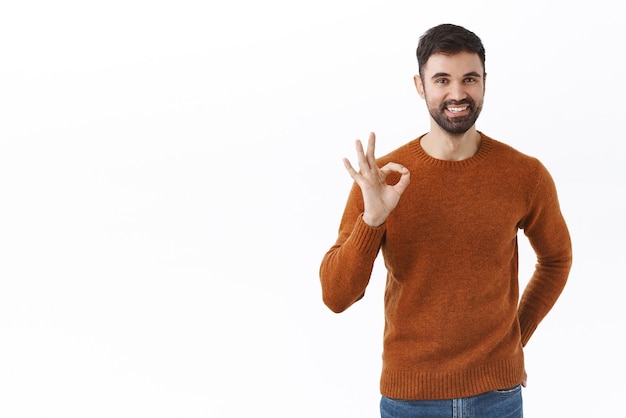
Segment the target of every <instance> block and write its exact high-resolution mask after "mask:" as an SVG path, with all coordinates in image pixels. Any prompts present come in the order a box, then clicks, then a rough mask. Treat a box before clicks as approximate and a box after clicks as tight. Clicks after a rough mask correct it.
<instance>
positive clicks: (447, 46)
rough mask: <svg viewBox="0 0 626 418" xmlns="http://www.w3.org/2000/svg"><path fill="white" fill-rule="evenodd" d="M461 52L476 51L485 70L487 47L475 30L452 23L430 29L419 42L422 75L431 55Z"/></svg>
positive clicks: (418, 54)
mask: <svg viewBox="0 0 626 418" xmlns="http://www.w3.org/2000/svg"><path fill="white" fill-rule="evenodd" d="M459 52H474V53H476V54H478V57H479V58H480V61H481V62H482V64H483V71H484V70H485V47H484V46H483V43H482V41H481V40H480V38H479V37H478V36H476V34H475V33H474V32H471V31H469V30H467V29H465V28H464V27H462V26H458V25H453V24H450V23H444V24H442V25H438V26H435V27H432V28H430V29H428V30H427V31H426V32H424V34H423V35H422V36H421V37H420V39H419V43H418V44H417V51H416V54H417V65H418V67H419V73H420V75H421V74H422V69H423V68H424V65H426V62H427V61H428V58H430V56H431V55H433V54H450V55H452V54H456V53H459Z"/></svg>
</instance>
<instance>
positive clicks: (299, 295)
mask: <svg viewBox="0 0 626 418" xmlns="http://www.w3.org/2000/svg"><path fill="white" fill-rule="evenodd" d="M8 3H9V2H8V1H5V2H2V5H1V6H0V416H1V417H3V418H4V417H7V418H13V417H16V418H17V417H64V418H70V417H81V418H82V417H116V418H119V417H218V418H222V417H224V418H227V417H247V416H286V417H299V418H301V417H313V418H335V417H337V418H346V417H356V418H368V417H376V416H378V402H379V392H378V378H379V373H380V366H381V364H380V354H381V338H382V304H381V301H382V287H383V281H384V271H383V269H382V266H381V265H380V264H377V267H376V269H375V273H374V276H373V277H372V281H371V285H370V288H369V290H368V292H367V295H366V297H365V299H363V300H362V301H360V302H359V303H358V304H356V305H354V306H353V307H351V308H350V309H349V310H348V311H346V312H344V313H342V314H341V315H336V314H333V313H331V312H330V311H329V310H328V309H327V308H326V307H325V306H324V305H323V304H322V301H321V296H320V286H319V279H318V268H319V264H320V261H321V259H322V256H323V255H324V253H325V252H326V250H327V249H328V248H329V247H330V245H332V243H333V242H334V240H335V238H336V232H337V227H338V225H339V219H340V215H341V212H342V210H343V205H344V203H345V198H346V196H347V192H348V190H349V187H350V184H351V180H350V178H349V177H348V175H347V173H345V170H344V168H343V166H342V163H341V158H342V157H344V156H348V157H351V158H353V141H354V139H356V138H362V139H365V138H366V137H367V134H368V132H370V131H375V132H376V133H377V137H378V154H379V155H382V154H384V153H386V152H388V151H390V150H392V149H394V148H396V147H397V146H400V145H402V144H404V143H405V142H407V141H409V140H411V139H413V138H415V137H416V136H418V135H420V134H422V133H425V132H426V131H427V129H428V118H427V112H426V108H425V106H424V104H423V102H422V101H421V100H420V99H419V97H418V96H417V93H416V92H415V91H414V87H413V84H412V76H413V74H414V73H415V72H416V71H417V69H416V67H417V64H416V60H415V55H414V51H415V47H416V45H417V39H418V37H419V36H420V35H421V34H422V33H423V32H424V31H425V30H426V29H428V28H429V27H431V26H433V25H436V24H439V23H444V22H451V23H457V24H461V25H463V26H465V27H467V28H468V29H470V30H473V31H475V32H476V33H477V34H478V35H479V36H480V37H481V38H482V40H483V42H484V44H485V46H486V49H487V62H486V66H487V72H488V74H489V76H488V80H487V93H486V98H485V106H484V109H483V113H482V115H481V118H480V119H479V121H478V128H479V129H480V130H482V131H483V132H485V133H486V134H488V135H490V136H492V137H495V138H496V139H498V140H501V141H503V142H506V143H509V144H511V145H512V146H514V147H516V148H518V149H519V150H521V151H522V152H525V153H528V154H531V155H534V156H536V157H538V158H539V159H540V160H541V161H542V162H543V163H544V164H545V165H546V166H547V167H548V169H549V170H550V171H551V173H552V175H553V177H554V179H555V181H556V183H557V188H558V190H559V194H560V198H561V204H562V209H563V213H564V215H565V217H566V220H567V221H568V224H569V226H570V230H571V234H572V239H573V243H574V251H575V259H574V267H573V269H572V273H571V276H570V281H569V283H568V285H567V287H566V289H565V291H564V293H563V295H562V297H561V299H559V301H558V302H557V305H556V306H555V308H554V310H553V311H552V312H551V313H550V314H549V315H548V317H547V318H546V320H545V321H544V322H543V323H542V324H541V325H540V327H539V328H538V329H537V331H536V333H535V335H534V336H533V338H532V339H531V341H530V343H529V345H528V347H527V350H526V357H527V370H528V373H529V386H528V388H527V389H525V391H524V402H525V412H526V415H527V416H529V417H533V418H536V417H550V418H553V417H565V416H567V417H605V416H617V414H618V413H620V410H622V408H620V407H619V405H620V404H619V402H618V401H619V400H620V399H621V397H622V395H623V393H624V390H625V389H626V383H624V379H623V376H624V373H625V372H626V368H625V365H624V360H623V353H624V352H625V349H626V347H625V343H624V339H623V333H624V325H625V324H624V314H623V309H622V308H623V305H624V301H623V289H624V286H623V280H624V270H623V257H624V245H623V237H624V234H625V233H626V231H625V230H624V229H625V228H624V222H623V216H624V213H625V204H624V202H623V198H622V196H623V193H624V174H625V173H624V171H625V170H624V163H623V155H624V152H625V151H626V146H625V145H624V140H625V138H624V133H623V132H624V129H623V127H624V118H623V116H622V108H623V105H624V103H623V101H624V98H625V97H626V89H625V88H624V67H623V64H622V59H621V55H623V54H622V52H623V43H624V34H623V18H622V14H621V13H620V12H619V11H618V9H617V4H618V3H617V2H613V1H609V0H598V1H593V2H584V3H582V2H577V1H571V2H565V1H564V2H544V1H534V0H533V1H527V0H525V1H515V2H504V1H493V2H480V1H478V2H462V1H449V2H418V1H395V2H383V1H337V0H335V1H328V0H323V1H317V2H298V1H291V2H288V1H280V0H273V1H272V0H271V1H265V2H254V1H251V0H247V1H238V2H237V1H233V2H226V1H224V2H213V3H211V2H206V1H197V2H192V1H184V0H183V1H176V2H174V1H151V2H148V1H140V0H125V1H119V0H118V1H115V0H114V1H107V2H85V1H69V0H63V1H56V2H46V1H20V2H12V3H11V4H10V5H9V4H8ZM552 3H557V4H555V5H552ZM520 262H521V277H520V280H521V281H522V282H524V281H525V280H527V278H528V276H529V275H530V272H531V271H532V267H533V264H534V260H533V258H532V256H531V254H529V251H528V248H527V247H522V254H521V260H520ZM622 412H623V411H622Z"/></svg>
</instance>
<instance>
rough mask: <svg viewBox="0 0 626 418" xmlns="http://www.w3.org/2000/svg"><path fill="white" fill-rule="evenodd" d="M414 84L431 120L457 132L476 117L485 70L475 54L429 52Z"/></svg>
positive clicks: (479, 105) (470, 124) (450, 131)
mask: <svg viewBox="0 0 626 418" xmlns="http://www.w3.org/2000/svg"><path fill="white" fill-rule="evenodd" d="M415 86H416V88H417V91H418V93H419V94H420V96H421V97H422V98H423V99H425V100H426V106H427V107H428V111H429V112H430V116H431V117H432V118H433V120H434V121H435V122H436V123H437V124H438V125H439V126H440V127H441V128H442V129H443V130H445V131H447V132H449V133H451V134H455V135H460V134H463V133H465V132H467V130H468V129H470V128H471V127H472V126H473V125H474V123H475V122H476V119H478V115H480V111H481V110H482V107H483V97H484V95H485V73H484V69H483V66H482V63H481V61H480V58H479V57H478V55H477V54H474V53H470V52H459V53H458V54H454V55H445V54H434V55H431V56H430V58H429V59H428V61H427V62H426V65H425V66H424V68H423V70H422V74H421V77H420V76H415Z"/></svg>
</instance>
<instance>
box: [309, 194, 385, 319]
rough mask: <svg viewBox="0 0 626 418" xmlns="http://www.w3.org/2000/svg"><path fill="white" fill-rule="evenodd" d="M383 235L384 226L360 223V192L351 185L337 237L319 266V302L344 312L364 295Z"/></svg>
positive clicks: (361, 216)
mask: <svg viewBox="0 0 626 418" xmlns="http://www.w3.org/2000/svg"><path fill="white" fill-rule="evenodd" d="M384 234H385V224H383V225H381V226H379V227H377V228H372V227H370V226H369V225H367V224H366V223H365V222H364V221H363V203H362V197H361V192H360V189H359V187H358V186H357V185H353V187H352V190H351V192H350V197H349V198H348V203H347V204H346V208H345V211H344V214H343V217H342V219H341V224H340V227H339V236H338V238H337V241H336V242H335V244H334V245H333V246H332V247H331V248H330V249H329V250H328V252H327V253H326V254H325V255H324V257H323V259H322V263H321V266H320V281H321V285H322V299H323V301H324V303H325V304H326V306H328V308H330V310H332V311H333V312H336V313H339V312H343V311H345V310H346V309H348V308H349V307H350V306H351V305H352V304H354V303H355V302H356V301H358V300H359V299H361V298H362V297H363V295H364V294H365V288H366V287H367V285H368V283H369V279H370V275H371V274H372V269H373V267H374V261H375V260H376V257H377V255H378V251H379V249H380V246H381V243H382V239H383V237H384Z"/></svg>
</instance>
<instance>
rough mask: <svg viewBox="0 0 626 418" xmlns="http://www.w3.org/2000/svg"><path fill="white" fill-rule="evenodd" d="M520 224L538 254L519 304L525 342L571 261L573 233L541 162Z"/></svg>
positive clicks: (563, 280) (557, 292) (557, 291)
mask: <svg viewBox="0 0 626 418" xmlns="http://www.w3.org/2000/svg"><path fill="white" fill-rule="evenodd" d="M520 227H521V228H522V229H523V230H524V234H525V235H526V236H527V237H528V240H529V242H530V245H531V246H532V248H533V250H534V251H535V254H536V256H537V263H536V265H535V270H534V273H533V275H532V277H531V279H530V281H529V282H528V285H527V286H526V288H525V289H524V292H523V294H522V297H521V299H520V304H519V308H518V316H519V321H520V327H521V337H522V344H523V345H526V344H527V343H528V340H529V339H530V337H531V336H532V334H533V332H534V331H535V329H536V328H537V326H538V325H539V323H540V322H541V320H542V319H543V318H544V317H545V316H546V315H547V313H548V312H549V311H550V309H552V307H553V306H554V304H555V303H556V300H557V299H558V297H559V296H560V294H561V292H562V290H563V288H564V287H565V283H566V281H567V278H568V275H569V272H570V269H571V265H572V245H571V240H570V235H569V231H568V228H567V225H566V223H565V220H564V219H563V216H562V214H561V209H560V205H559V201H558V197H557V192H556V188H555V185H554V181H553V180H552V177H551V176H550V174H549V173H548V171H547V170H546V169H545V167H543V165H541V164H540V174H539V178H538V181H537V185H536V188H535V191H534V193H533V196H532V198H531V200H530V206H529V210H528V212H527V215H526V216H525V217H524V219H523V220H522V222H521V224H520Z"/></svg>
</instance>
